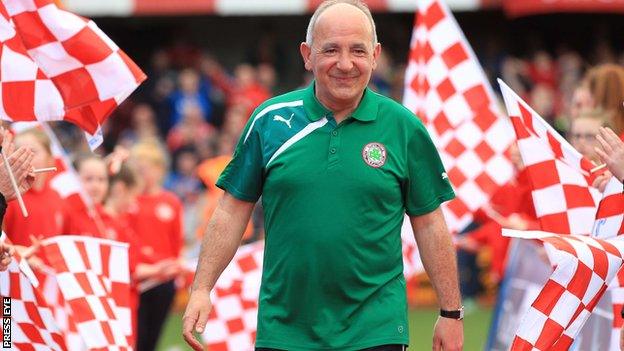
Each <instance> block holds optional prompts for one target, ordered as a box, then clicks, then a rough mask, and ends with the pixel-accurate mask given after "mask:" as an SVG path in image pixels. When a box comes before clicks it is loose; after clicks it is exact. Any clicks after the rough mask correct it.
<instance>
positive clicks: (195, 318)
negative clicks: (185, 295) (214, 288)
mask: <svg viewBox="0 0 624 351" xmlns="http://www.w3.org/2000/svg"><path fill="white" fill-rule="evenodd" d="M211 309H212V302H210V293H209V292H208V291H204V290H196V291H193V292H191V296H190V297H189V302H188V304H187V305H186V311H185V312H184V317H182V335H183V336H184V340H185V341H186V343H187V344H189V345H190V346H191V347H192V348H193V350H195V351H203V350H204V345H202V343H201V342H199V341H198V340H197V339H195V336H194V335H193V331H195V332H197V333H200V334H201V333H203V332H204V328H205V327H206V322H207V321H208V314H209V313H210V310H211Z"/></svg>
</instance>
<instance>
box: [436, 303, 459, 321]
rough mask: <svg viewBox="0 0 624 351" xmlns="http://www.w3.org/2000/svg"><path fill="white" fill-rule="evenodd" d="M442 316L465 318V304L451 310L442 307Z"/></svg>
mask: <svg viewBox="0 0 624 351" xmlns="http://www.w3.org/2000/svg"><path fill="white" fill-rule="evenodd" d="M440 316H441V317H444V318H451V319H457V320H462V319H464V306H462V307H461V308H460V309H458V310H451V311H449V310H443V309H440Z"/></svg>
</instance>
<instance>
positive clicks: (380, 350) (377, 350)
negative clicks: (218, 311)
mask: <svg viewBox="0 0 624 351" xmlns="http://www.w3.org/2000/svg"><path fill="white" fill-rule="evenodd" d="M405 350H407V346H405V345H399V344H396V345H381V346H374V347H369V348H367V349H362V350H361V351H405ZM256 351H285V350H278V349H267V348H256Z"/></svg>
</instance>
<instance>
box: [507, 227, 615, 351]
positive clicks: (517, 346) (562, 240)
mask: <svg viewBox="0 0 624 351" xmlns="http://www.w3.org/2000/svg"><path fill="white" fill-rule="evenodd" d="M503 235H505V236H512V237H518V238H524V239H540V240H542V241H543V242H544V243H546V244H549V245H552V247H554V249H556V250H557V254H556V255H555V257H556V261H557V262H556V263H557V268H556V269H555V271H554V272H553V273H552V275H551V276H550V278H549V279H548V281H547V282H546V284H545V285H544V287H543V288H542V290H541V291H540V293H539V295H538V296H537V298H536V299H535V301H534V302H533V303H532V304H531V307H530V308H529V311H527V313H526V314H525V315H524V317H523V320H522V322H521V323H520V326H519V328H518V331H517V332H516V335H515V338H514V341H513V344H512V346H511V350H512V351H524V350H527V351H531V350H544V351H545V350H568V349H569V348H570V346H572V343H573V342H574V338H575V337H576V336H577V334H578V333H579V331H580V330H581V328H582V327H583V325H584V324H585V322H586V321H587V319H588V318H589V316H590V314H591V312H592V310H593V309H594V307H595V306H596V304H597V303H598V301H599V300H600V298H601V297H602V295H603V294H604V292H605V291H606V289H607V286H608V284H609V283H610V282H611V281H612V280H613V279H614V278H615V277H616V274H617V272H618V271H619V270H620V268H621V267H622V264H623V263H624V237H617V238H611V239H596V238H592V237H589V236H586V235H565V234H554V233H547V232H541V231H525V232H523V231H516V230H509V229H503Z"/></svg>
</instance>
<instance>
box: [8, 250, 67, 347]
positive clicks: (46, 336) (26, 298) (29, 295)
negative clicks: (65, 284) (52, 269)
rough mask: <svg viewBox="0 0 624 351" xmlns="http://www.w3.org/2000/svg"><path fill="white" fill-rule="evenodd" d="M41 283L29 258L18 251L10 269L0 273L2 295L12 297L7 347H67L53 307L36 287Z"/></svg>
mask: <svg viewBox="0 0 624 351" xmlns="http://www.w3.org/2000/svg"><path fill="white" fill-rule="evenodd" d="M38 284H39V283H38V281H37V278H36V277H35V276H34V274H33V272H32V270H31V269H30V267H28V263H27V262H26V260H22V259H21V258H20V257H19V256H18V255H17V254H14V255H13V260H11V263H10V264H9V267H8V269H7V270H6V271H2V272H0V296H1V297H3V298H4V297H9V298H10V299H11V316H10V317H11V330H10V332H11V334H10V335H11V345H10V346H8V347H6V348H9V349H12V350H67V347H66V346H65V341H64V339H63V335H62V333H61V331H60V329H59V327H58V325H57V324H56V321H55V320H54V316H53V313H52V310H51V309H50V308H49V307H48V304H47V303H46V301H45V299H44V298H43V296H41V294H40V293H39V291H37V289H36V288H35V286H36V285H38ZM4 346H5V345H3V347H2V348H3V349H4V348H5V347H4Z"/></svg>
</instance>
